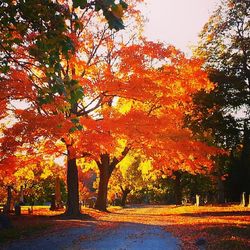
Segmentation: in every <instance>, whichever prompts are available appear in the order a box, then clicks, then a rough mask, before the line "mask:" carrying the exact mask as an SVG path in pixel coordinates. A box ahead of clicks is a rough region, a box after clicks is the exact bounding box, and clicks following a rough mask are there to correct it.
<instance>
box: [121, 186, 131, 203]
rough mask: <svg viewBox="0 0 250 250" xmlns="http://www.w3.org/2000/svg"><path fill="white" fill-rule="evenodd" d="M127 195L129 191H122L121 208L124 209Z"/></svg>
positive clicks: (126, 189)
mask: <svg viewBox="0 0 250 250" xmlns="http://www.w3.org/2000/svg"><path fill="white" fill-rule="evenodd" d="M129 193H130V189H128V188H125V189H122V200H121V206H122V207H125V204H126V200H127V196H128V194H129Z"/></svg>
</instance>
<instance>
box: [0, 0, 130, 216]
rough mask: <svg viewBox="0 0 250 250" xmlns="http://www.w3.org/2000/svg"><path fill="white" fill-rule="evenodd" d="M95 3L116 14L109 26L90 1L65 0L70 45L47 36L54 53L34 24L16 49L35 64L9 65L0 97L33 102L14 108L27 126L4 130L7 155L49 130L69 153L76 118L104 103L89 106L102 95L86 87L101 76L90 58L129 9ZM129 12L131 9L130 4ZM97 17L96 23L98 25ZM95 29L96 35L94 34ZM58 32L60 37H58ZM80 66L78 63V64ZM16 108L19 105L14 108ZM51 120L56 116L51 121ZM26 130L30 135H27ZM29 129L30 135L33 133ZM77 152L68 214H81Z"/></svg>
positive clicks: (107, 13)
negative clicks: (25, 67) (19, 133)
mask: <svg viewBox="0 0 250 250" xmlns="http://www.w3.org/2000/svg"><path fill="white" fill-rule="evenodd" d="M9 4H11V3H9ZM93 4H95V7H96V9H95V10H97V11H98V10H100V9H102V10H104V9H105V8H106V11H105V10H104V11H103V13H104V15H105V17H106V18H107V19H108V20H109V19H110V18H111V19H112V20H109V26H108V25H106V24H105V22H103V21H102V20H101V19H102V18H101V16H98V13H97V12H96V11H95V10H93V9H92V4H91V5H89V4H87V5H86V6H84V8H82V7H83V6H80V8H78V7H79V5H78V4H75V3H73V6H71V5H68V4H67V3H66V4H64V5H63V6H62V7H63V9H64V11H66V12H67V13H68V15H67V16H66V21H65V22H64V28H65V29H66V30H65V32H64V34H66V39H67V41H69V43H67V45H66V47H60V48H57V47H56V46H54V44H53V43H52V42H50V41H49V42H48V43H49V45H48V47H49V48H52V49H53V48H55V49H56V51H55V52H54V53H56V55H55V56H53V53H50V52H48V50H46V49H47V45H46V46H45V44H47V40H46V39H45V40H43V39H42V40H41V41H43V43H41V41H40V43H39V42H38V39H36V38H37V36H38V34H37V33H36V32H32V29H30V30H29V32H28V37H25V36H23V37H22V38H23V39H24V40H25V46H22V44H21V45H20V46H17V48H15V51H14V54H15V55H19V56H20V57H19V58H18V60H19V61H18V62H20V60H21V61H22V60H23V61H25V62H28V64H29V65H31V67H30V70H29V71H28V72H27V71H26V72H25V71H22V68H20V69H19V68H18V67H16V66H13V67H12V68H11V69H10V70H8V72H7V74H6V75H5V77H3V79H2V83H3V84H4V86H5V87H4V89H2V93H3V95H2V96H3V100H4V102H5V104H6V103H8V102H9V103H10V102H11V101H12V100H25V102H26V103H28V106H29V105H30V110H27V109H26V110H14V112H15V115H16V117H17V119H19V120H22V122H23V123H26V122H28V123H27V125H28V126H26V127H24V126H23V123H21V122H19V123H17V124H15V125H14V126H13V128H12V129H11V130H10V129H9V130H8V132H6V140H5V142H4V144H3V148H4V150H5V154H6V155H7V153H11V152H13V151H14V150H15V149H16V146H17V145H18V144H20V143H23V142H32V140H34V139H38V138H39V137H42V136H44V135H45V134H49V137H50V138H51V139H52V138H53V139H54V141H56V140H58V139H59V140H62V142H63V143H65V144H66V149H67V152H69V151H70V149H71V148H72V147H71V144H72V143H71V141H72V138H73V137H72V138H71V135H70V134H71V133H72V134H73V133H74V132H75V130H81V126H80V125H79V124H78V122H77V117H79V116H86V115H87V114H88V113H90V112H91V111H93V110H94V109H96V108H98V107H99V106H100V105H101V104H102V102H99V101H98V102H97V103H98V104H95V105H94V106H95V108H93V107H91V108H90V105H91V104H92V103H94V102H95V100H98V99H99V96H98V95H99V94H100V93H97V95H96V96H93V92H92V89H91V88H90V89H88V88H89V87H90V86H88V83H89V79H90V80H91V81H92V83H94V82H95V81H96V80H97V79H94V77H92V78H91V73H90V72H91V71H89V72H87V68H88V67H90V66H91V65H92V63H93V64H94V65H95V66H96V61H98V60H99V58H101V55H100V54H99V55H98V57H97V56H96V54H97V50H98V49H99V48H100V46H101V44H102V42H103V41H106V40H108V39H109V38H110V37H111V36H112V34H114V33H116V31H115V30H113V31H111V30H110V29H109V27H111V28H116V29H117V30H118V29H119V28H122V21H121V16H122V14H123V11H124V10H125V9H126V8H127V5H126V3H125V2H123V1H120V3H119V4H115V3H114V1H109V2H108V3H107V2H105V3H104V2H102V1H96V2H94V1H93ZM80 5H81V4H80ZM4 6H5V7H6V8H7V7H9V5H8V4H4ZM105 6H106V7H105ZM24 7H25V3H24ZM42 7H43V6H42ZM85 7H86V8H85ZM111 7H112V8H111ZM13 8H15V7H13ZM110 8H111V9H110ZM131 11H133V8H132V7H131ZM19 12H20V11H18V13H19ZM98 18H99V19H98ZM7 19H8V17H7ZM92 20H94V21H92ZM93 22H94V23H95V28H94V26H93ZM93 31H94V32H95V35H93V34H92V33H93ZM64 34H63V35H64ZM17 35H19V38H20V34H17ZM55 37H56V38H58V36H55ZM38 38H39V36H38ZM50 38H51V37H50ZM83 38H84V39H83ZM86 38H87V39H86ZM77 39H78V40H77ZM56 40H57V39H56ZM59 40H60V39H59ZM38 45H40V47H42V49H45V53H40V50H39V49H40V47H39V46H38ZM71 45H72V46H71ZM73 45H74V46H73ZM46 53H47V54H48V53H50V55H51V56H52V57H53V58H52V59H51V60H50V58H49V57H47V56H46ZM27 55H28V56H27ZM30 55H31V56H30ZM43 55H44V56H43ZM73 55H74V56H73ZM37 56H38V57H37ZM58 59H59V61H58ZM94 59H95V61H94ZM11 60H12V57H11ZM14 61H16V60H14ZM36 62H38V63H36ZM76 65H78V66H80V67H79V68H78V69H76ZM80 71H81V72H80ZM85 71H86V76H85V73H84V72H85ZM96 73H97V72H96ZM93 76H94V74H93ZM78 83H80V84H78ZM85 85H86V86H85ZM83 87H85V88H86V90H87V91H88V92H87V91H86V92H87V94H86V97H87V96H88V95H89V96H90V98H93V100H92V101H90V102H86V101H83V100H82V97H83ZM24 88H26V91H25V93H24V91H23V90H24ZM14 89H15V91H14ZM13 91H14V92H15V93H14V92H13ZM105 101H107V100H105ZM105 101H104V102H105ZM55 103H56V104H55ZM53 105H54V106H53ZM57 107H58V109H57ZM7 108H8V109H11V108H10V107H9V106H7ZM14 109H16V108H15V107H14ZM31 117H33V118H34V120H33V121H34V123H33V124H32V126H31V124H30V122H29V120H30V119H31ZM36 119H37V120H36ZM51 119H52V120H53V119H54V120H53V121H52V120H51ZM35 120H36V121H35ZM56 120H57V124H59V125H58V126H57V125H56V124H55V121H56ZM49 123H50V124H49ZM35 124H36V125H35ZM33 125H34V126H33ZM18 130H23V132H22V136H20V138H22V139H20V140H18V141H16V140H15V138H14V135H15V133H17V131H18ZM48 131H49V133H48ZM65 131H66V135H67V133H69V134H68V135H69V137H68V136H66V138H65V136H64V135H65V134H64V132H65ZM25 134H26V135H27V136H25ZM28 134H29V136H28ZM31 134H32V136H30V135H31ZM47 139H48V137H47ZM61 153H63V152H61ZM68 154H69V153H68ZM71 154H72V153H71ZM74 154H75V153H73V158H74V159H73V160H72V159H71V157H69V161H68V164H69V168H68V177H69V178H68V194H69V197H68V206H67V208H68V210H67V213H68V214H70V215H77V214H79V206H78V200H79V198H78V197H79V196H78V181H77V171H76V158H75V157H74ZM79 155H82V153H81V152H80V153H79Z"/></svg>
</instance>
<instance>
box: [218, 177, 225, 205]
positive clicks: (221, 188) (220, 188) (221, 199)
mask: <svg viewBox="0 0 250 250" xmlns="http://www.w3.org/2000/svg"><path fill="white" fill-rule="evenodd" d="M217 192H218V193H217V202H218V203H219V204H223V203H225V194H224V183H223V181H222V180H221V177H218V183H217Z"/></svg>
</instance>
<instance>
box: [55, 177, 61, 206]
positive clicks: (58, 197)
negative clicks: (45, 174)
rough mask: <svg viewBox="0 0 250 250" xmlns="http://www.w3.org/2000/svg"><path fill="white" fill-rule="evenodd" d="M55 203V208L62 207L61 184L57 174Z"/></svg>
mask: <svg viewBox="0 0 250 250" xmlns="http://www.w3.org/2000/svg"><path fill="white" fill-rule="evenodd" d="M55 205H56V209H58V208H62V195H61V184H60V179H59V177H58V176H57V177H56V180H55Z"/></svg>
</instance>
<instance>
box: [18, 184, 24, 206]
mask: <svg viewBox="0 0 250 250" xmlns="http://www.w3.org/2000/svg"><path fill="white" fill-rule="evenodd" d="M19 203H20V204H21V205H22V204H24V197H23V186H21V188H20V198H19Z"/></svg>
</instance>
